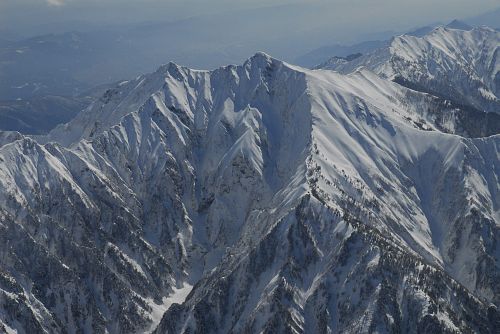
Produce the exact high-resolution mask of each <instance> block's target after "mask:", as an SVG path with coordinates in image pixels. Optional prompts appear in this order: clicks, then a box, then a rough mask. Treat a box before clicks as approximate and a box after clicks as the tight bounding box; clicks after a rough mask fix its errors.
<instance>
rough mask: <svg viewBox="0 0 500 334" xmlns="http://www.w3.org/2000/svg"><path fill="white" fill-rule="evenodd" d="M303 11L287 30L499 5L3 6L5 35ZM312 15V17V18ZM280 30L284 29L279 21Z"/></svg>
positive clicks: (0, 21) (394, 0) (369, 0)
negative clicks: (269, 9)
mask: <svg viewBox="0 0 500 334" xmlns="http://www.w3.org/2000/svg"><path fill="white" fill-rule="evenodd" d="M277 5H284V7H283V8H285V11H284V12H285V13H286V8H287V7H293V6H301V7H303V11H302V12H303V13H304V16H305V17H306V18H307V19H304V18H301V17H297V16H301V15H298V14H297V12H296V11H292V12H291V14H290V15H294V16H290V18H289V21H288V23H289V27H287V28H288V29H293V28H294V21H295V20H296V21H297V22H298V24H299V26H298V27H297V28H299V29H302V30H303V29H305V28H306V27H305V26H307V25H310V26H311V29H322V28H329V29H341V28H344V27H345V28H348V29H353V28H354V29H357V30H360V31H361V30H366V32H375V31H383V30H399V29H405V28H407V27H412V26H417V25H421V24H425V23H429V22H435V21H443V22H445V21H447V20H450V19H452V18H462V17H467V16H473V15H477V14H480V13H484V12H487V11H488V10H492V9H493V8H496V7H499V6H500V1H499V0H474V1H471V0H411V1H409V0H331V1H324V0H323V1H321V0H296V1H287V0H267V1H264V0H0V29H2V30H4V31H5V30H9V31H10V32H11V33H21V34H25V35H26V34H28V35H29V34H36V33H46V32H60V31H64V30H81V29H92V28H94V27H95V26H102V25H116V24H122V23H127V22H141V21H148V20H169V21H171V20H176V19H182V18H186V17H193V16H199V15H204V14H216V13H218V14H220V13H224V12H228V11H237V10H241V9H245V8H257V7H262V6H277ZM308 11H310V13H307V12H308ZM277 24H283V22H282V21H281V20H278V22H277Z"/></svg>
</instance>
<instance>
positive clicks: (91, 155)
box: [0, 53, 500, 333]
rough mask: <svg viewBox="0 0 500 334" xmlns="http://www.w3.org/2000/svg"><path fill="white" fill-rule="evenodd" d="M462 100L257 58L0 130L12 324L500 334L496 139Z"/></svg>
mask: <svg viewBox="0 0 500 334" xmlns="http://www.w3.org/2000/svg"><path fill="white" fill-rule="evenodd" d="M448 112H449V113H453V112H455V109H454V108H453V106H450V105H447V104H440V103H439V101H436V99H435V98H434V97H433V96H430V95H429V94H425V93H420V92H416V91H414V90H410V89H407V88H405V87H403V86H400V85H399V84H397V83H394V82H391V81H389V80H386V79H384V78H382V77H380V76H378V75H376V74H374V73H373V72H370V71H368V70H359V71H354V72H352V73H350V74H348V75H342V74H339V73H336V72H333V71H329V70H306V69H302V68H299V67H295V66H292V65H289V64H286V63H283V62H281V61H278V60H276V59H273V58H271V57H269V56H267V55H265V54H263V53H258V54H256V55H255V56H253V57H251V58H250V59H249V60H247V61H246V62H245V63H244V64H243V65H241V66H227V67H223V68H220V69H217V70H214V71H195V70H190V69H187V68H184V67H180V66H177V65H175V64H168V65H165V66H163V67H161V68H160V69H159V70H158V71H156V72H155V73H152V74H148V75H144V76H141V77H139V78H137V79H135V80H131V81H129V82H124V83H122V84H120V85H119V86H117V87H115V88H113V89H110V90H109V91H107V92H106V93H105V94H104V95H103V96H102V97H101V98H100V99H99V100H98V101H96V102H95V103H94V104H93V105H92V106H90V107H89V108H88V109H87V110H85V111H83V112H82V113H81V114H80V115H79V116H77V117H76V118H75V119H74V120H73V121H71V122H70V123H68V124H66V125H64V126H60V127H58V128H56V129H55V130H53V131H52V132H51V133H50V134H49V135H48V136H46V137H43V138H42V137H40V138H37V140H36V141H35V140H34V139H31V138H27V137H23V136H21V135H18V134H9V135H2V136H1V143H2V144H1V145H2V146H0V229H1V231H0V268H1V271H0V329H1V330H3V331H18V332H19V333H33V332H47V333H66V332H69V333H79V332H83V333H105V332H108V333H136V332H145V331H154V332H156V333H193V332H196V333H289V332H293V333H315V332H317V333H328V332H331V333H371V332H379V333H385V332H408V333H412V332H414V333H436V332H444V333H453V332H475V333H490V332H491V331H493V330H495V329H497V328H499V326H500V313H499V311H498V307H499V306H500V286H499V284H498V282H499V281H500V271H499V269H500V268H499V257H500V249H499V248H500V245H499V242H498V240H499V237H500V189H499V180H498V175H500V159H499V158H500V153H499V149H500V135H490V136H487V137H486V136H484V135H482V132H481V131H479V130H477V131H475V130H474V131H475V132H474V131H473V130H471V128H462V127H460V126H459V125H460V124H458V123H457V122H456V121H455V120H451V121H447V122H445V121H444V120H443V117H444V116H443V114H446V113H448ZM471 132H474V133H471ZM483 132H484V131H483ZM163 313H164V314H163Z"/></svg>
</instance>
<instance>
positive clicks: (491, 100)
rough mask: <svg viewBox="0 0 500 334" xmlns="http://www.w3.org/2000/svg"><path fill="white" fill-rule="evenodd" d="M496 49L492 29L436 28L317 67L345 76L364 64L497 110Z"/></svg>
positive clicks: (499, 46)
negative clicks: (356, 55)
mask: <svg viewBox="0 0 500 334" xmlns="http://www.w3.org/2000/svg"><path fill="white" fill-rule="evenodd" d="M499 50H500V33H499V32H497V31H495V30H493V29H490V28H488V27H475V28H473V29H471V30H462V29H456V28H455V27H444V26H441V27H437V28H436V29H434V30H433V31H431V32H430V33H429V34H427V35H425V36H423V37H416V36H411V35H402V36H398V37H395V38H393V39H392V41H391V43H390V45H389V46H388V47H384V48H382V49H378V50H376V51H373V52H372V53H369V54H366V55H364V56H362V57H359V58H356V59H354V60H352V61H345V60H344V61H339V60H337V59H333V60H331V61H328V62H326V63H325V64H324V65H323V66H321V67H322V68H324V69H331V70H336V71H339V72H342V73H349V72H352V71H354V70H356V69H357V68H359V67H361V66H363V67H366V68H368V69H370V70H372V71H374V72H375V73H377V74H379V75H381V76H382V77H384V78H389V79H391V80H394V81H397V82H399V83H401V84H403V85H405V86H408V87H410V88H412V89H415V90H419V91H424V92H427V93H431V94H433V95H437V96H439V97H443V98H445V99H448V100H452V101H454V102H456V103H459V104H468V105H470V106H472V107H473V108H476V109H479V110H481V111H488V112H499V110H500V85H499V81H498V80H499V77H500V74H499V72H500V57H499V56H498V54H499V52H500V51H499Z"/></svg>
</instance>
